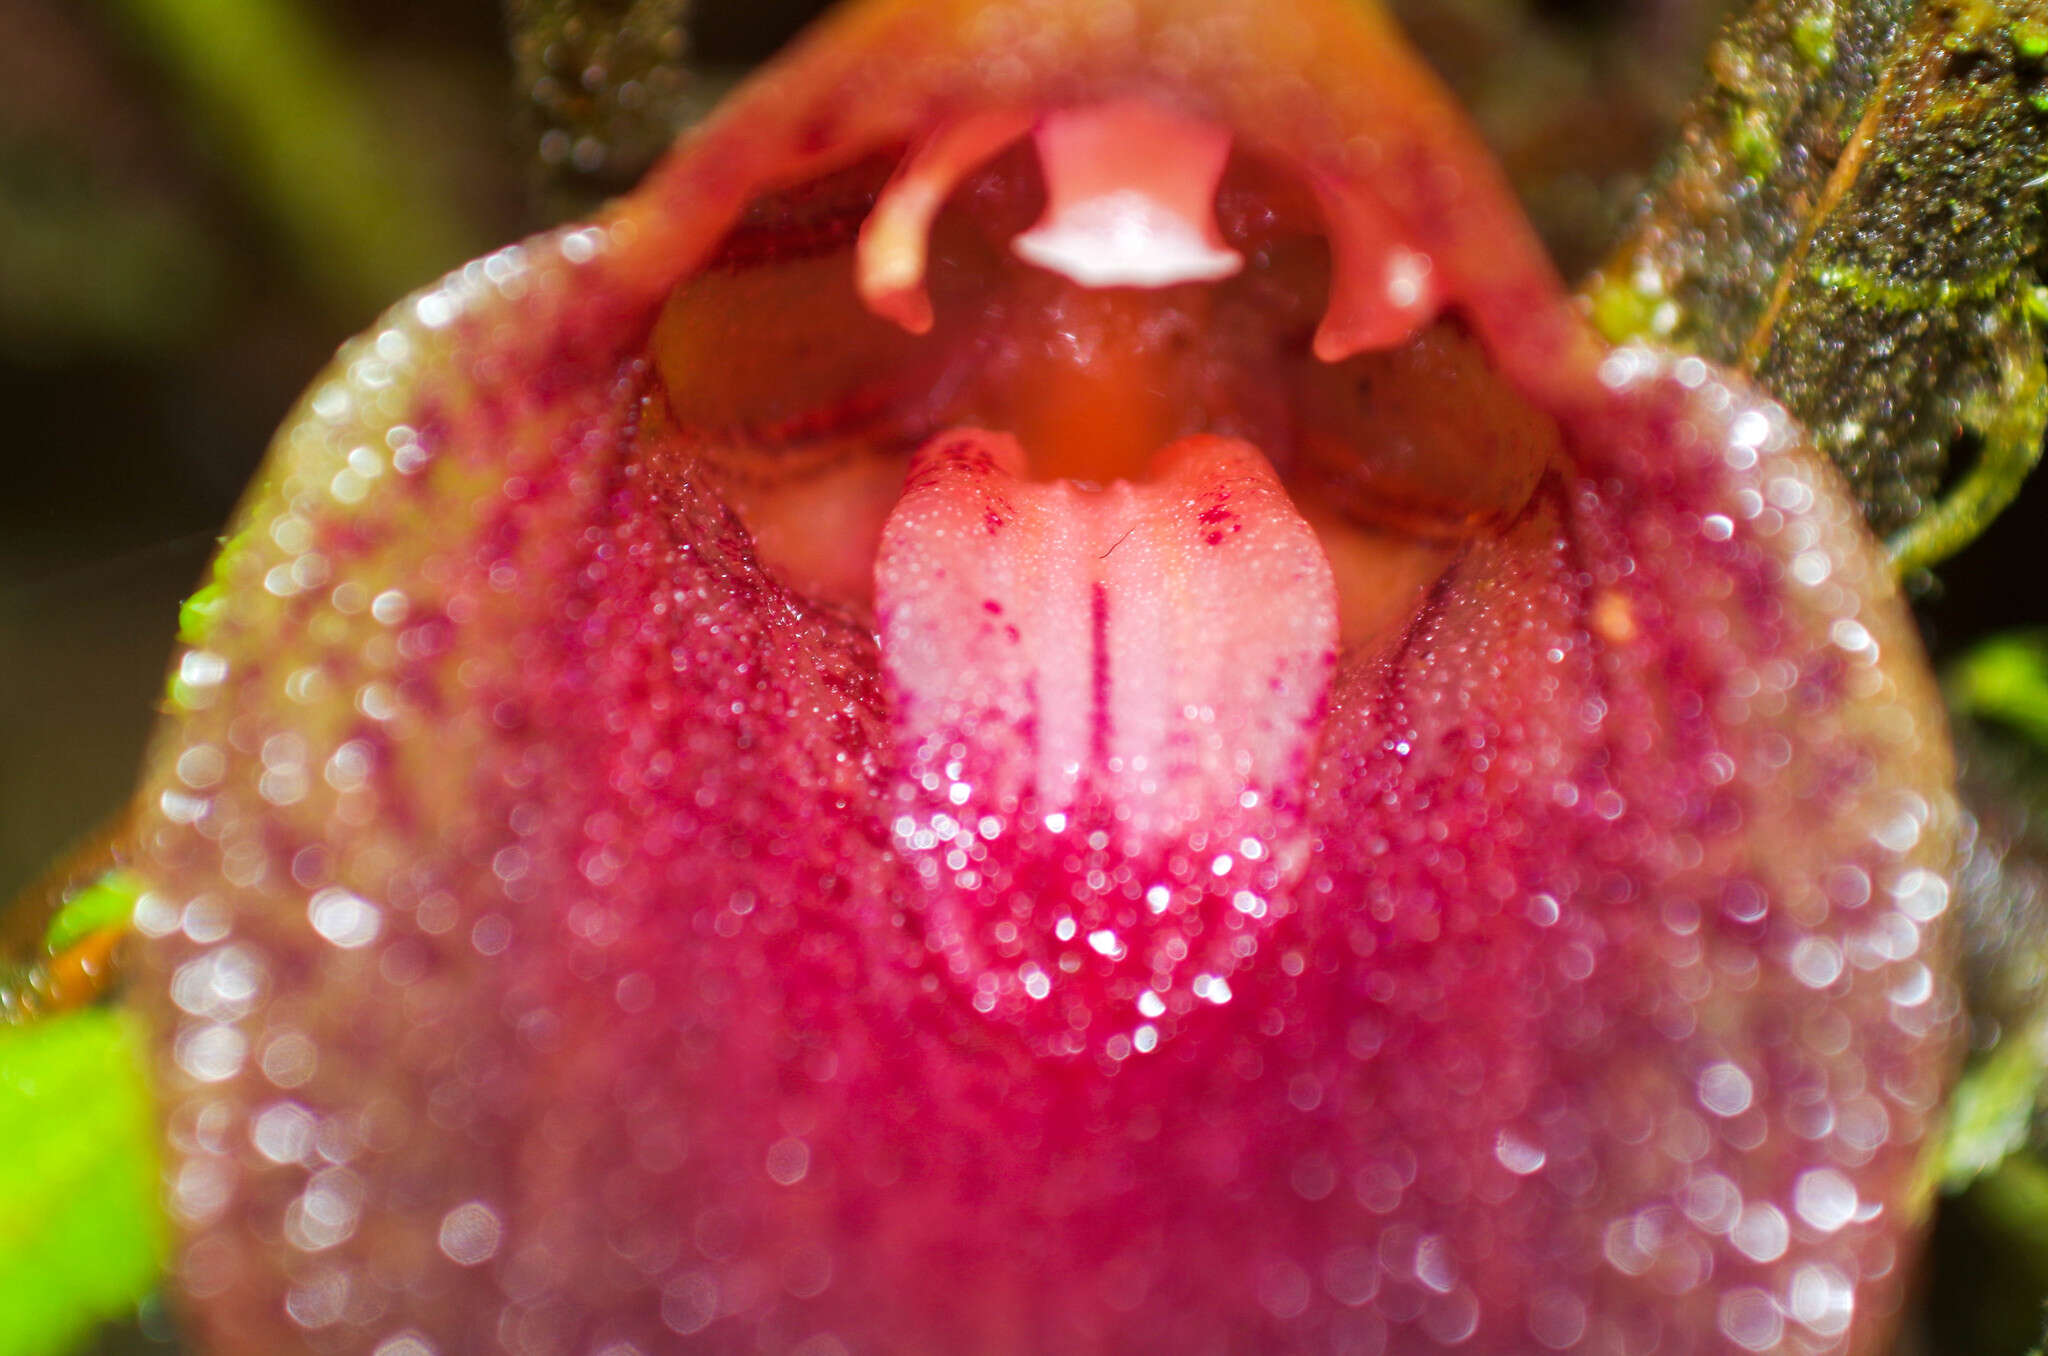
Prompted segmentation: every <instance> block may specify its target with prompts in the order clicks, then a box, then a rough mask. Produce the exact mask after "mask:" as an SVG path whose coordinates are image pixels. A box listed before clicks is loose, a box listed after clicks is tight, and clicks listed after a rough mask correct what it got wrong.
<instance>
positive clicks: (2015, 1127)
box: [1941, 1036, 2048, 1191]
mask: <svg viewBox="0 0 2048 1356" xmlns="http://www.w3.org/2000/svg"><path fill="white" fill-rule="evenodd" d="M2044 1072H2048V1071H2044V1070H2043V1068H2042V1066H2041V1054H2040V1050H2039V1048H2038V1047H2037V1046H2036V1044H2035V1042H2033V1041H2031V1040H2026V1039H2022V1038H2020V1037H2018V1036H2011V1037H2008V1038H2007V1039H2006V1040H2005V1041H2004V1042H2003V1043H2002V1044H2000V1046H1999V1047H1998V1049H1997V1050H1996V1051H1995V1052H1994V1053H1993V1054H1992V1055H1991V1057H1990V1058H1988V1059H1986V1060H1984V1061H1982V1062H1981V1063H1979V1064H1978V1065H1976V1066H1975V1067H1974V1068H1972V1069H1971V1070H1970V1071H1969V1072H1968V1073H1967V1074H1965V1075H1964V1076H1963V1079H1962V1081H1961V1082H1959V1083H1958V1084H1957V1085H1956V1090H1955V1093H1954V1095H1953V1096H1952V1097H1951V1098H1950V1100H1949V1125H1948V1134H1947V1136H1946V1137H1945V1138H1944V1140H1943V1141H1942V1146H1941V1158H1942V1162H1941V1179H1942V1187H1943V1189H1944V1190H1947V1191H1960V1190H1962V1189H1963V1188H1964V1187H1966V1186H1968V1185H1969V1184H1970V1183H1971V1182H1973V1181H1975V1180H1976V1179H1977V1178H1979V1177H1982V1176H1983V1175H1984V1174H1985V1173H1987V1172H1990V1171H1991V1170H1992V1169H1994V1168H1996V1167H1997V1166H1998V1165H1999V1164H2001V1163H2003V1162H2004V1161H2005V1160H2006V1159H2007V1158H2008V1157H2009V1156H2010V1155H2012V1154H2013V1153H2015V1152H2017V1151H2018V1150H2019V1149H2021V1148H2022V1147H2024V1146H2025V1144H2026V1141H2027V1129H2028V1127H2029V1126H2030V1125H2031V1124H2032V1123H2033V1118H2034V1103H2035V1099H2036V1098H2038V1097H2039V1096H2040V1094H2041V1083H2042V1078H2043V1075H2044Z"/></svg>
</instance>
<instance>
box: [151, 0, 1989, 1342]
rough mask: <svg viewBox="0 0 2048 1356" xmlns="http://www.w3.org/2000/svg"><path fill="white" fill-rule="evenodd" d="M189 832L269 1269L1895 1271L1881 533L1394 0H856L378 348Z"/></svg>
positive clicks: (1937, 738) (172, 971)
mask: <svg viewBox="0 0 2048 1356" xmlns="http://www.w3.org/2000/svg"><path fill="white" fill-rule="evenodd" d="M201 611H202V613H203V616H202V617H201V619H200V623H199V624H197V625H195V627H194V628H193V630H194V634H193V635H192V636H191V640H192V644H191V645H190V646H189V647H188V648H187V649H186V650H185V651H184V652H183V653H182V655H181V656H180V657H179V659H178V660H177V663H176V676H175V681H174V685H173V696H174V700H175V703H176V706H177V708H178V709H177V710H176V711H175V712H174V713H173V715H172V717H171V719H170V721H169V724H168V725H167V727H166V728H165V730H164V732H163V734H162V736H161V738H160V741H159V744H158V747H157V751H156V754H155V755H154V757H153V760H152V763H151V767H150V770H149V773H148V775H147V779H146V785H145V792H144V799H143V805H144V814H145V819H144V822H143V823H142V824H141V826H140V828H139V830H138V833H137V842H138V845H139V847H138V853H139V855H138V860H137V869H138V871H139V873H140V875H141V876H142V878H143V881H144V884H145V891H144V893H143V894H142V897H141V900H140V903H139V905H138V907H137V909H136V915H135V918H136V926H137V928H138V929H139V930H140V932H141V933H142V934H143V943H142V947H141V953H140V955H141V965H142V975H141V978H140V981H139V983H138V985H137V989H138V991H139V993H140V995H141V1001H142V1004H143V1006H144V1008H145V1010H146V1011H147V1012H148V1014H149V1016H150V1017H151V1018H152V1020H153V1022H154V1028H155V1032H156V1041H157V1049H158V1052H159V1069H158V1073H159V1091H160V1094H161V1097H162V1104H163V1108H164V1117H165V1122H164V1123H165V1127H166V1142H167V1144H168V1153H169V1161H168V1164H167V1168H166V1172H167V1181H168V1183H169V1191H170V1201H171V1208H172V1215H173V1219H174V1222H175V1224H176V1226H177V1227H178V1229H179V1231H180V1234H181V1242H180V1244H179V1247H178V1253H177V1260H176V1264H175V1274H176V1282H177V1286H178V1287H179V1290H180V1293H181V1294H182V1297H183V1304H184V1306H185V1308H186V1311H187V1313H188V1315H189V1317H190V1319H191V1321H192V1326H193V1329H194V1331H195V1333H196V1334H197V1336H198V1338H199V1340H200V1341H201V1342H202V1343H203V1344H204V1346H205V1349H207V1350H209V1351H220V1352H280V1351H286V1350H309V1351H328V1352H342V1351H350V1352H353V1351H361V1352H375V1353H378V1356H422V1354H423V1353H441V1354H442V1356H452V1354H453V1353H457V1352H470V1351H489V1350H503V1351H507V1352H520V1353H555V1352H561V1353H569V1352H576V1353H584V1352H589V1353H597V1352H603V1353H607V1354H608V1356H626V1353H643V1354H645V1356H652V1353H656V1352H669V1351H741V1350H747V1351H776V1352H783V1351H787V1352H802V1353H805V1356H826V1353H868V1352H934V1353H943V1352H956V1353H967V1352H974V1353H1028V1352H1075V1353H1079V1352H1094V1351H1102V1352H1108V1351H1119V1352H1127V1351H1137V1352H1148V1351H1158V1352H1169V1351H1170V1352H1208V1351H1217V1352H1221V1351H1237V1352H1275V1353H1278V1352H1310V1351H1315V1352H1361V1353H1365V1352H1382V1351H1384V1352H1394V1353H1413V1352H1429V1351H1439V1350H1453V1349H1456V1350H1463V1351H1491V1352H1527V1351H1581V1352H1600V1353H1609V1352H1613V1353H1621V1352H1651V1351H1656V1352H1671V1353H1677V1352H1689V1351H1694V1352H1720V1351H1787V1352H1811V1353H1820V1352H1874V1351H1878V1350H1881V1349H1883V1348H1884V1346H1885V1344H1886V1342H1887V1340H1888V1338H1889V1335H1890V1332H1891V1329H1892V1326H1893V1324H1894V1321H1895V1319H1896V1317H1897V1314H1898V1310H1899V1306H1900V1304H1901V1301H1902V1297H1903V1294H1904V1288H1905V1284H1906V1280H1907V1278H1908V1275H1909V1272H1910V1267H1911V1263H1912V1259H1913V1254H1914V1248H1915V1243H1916V1236H1917V1231H1918V1228H1919V1226H1920V1224H1921V1222H1922V1216H1923V1212H1924V1205H1925V1194H1926V1190H1927V1179H1926V1176H1925V1174H1924V1172H1923V1171H1922V1170H1921V1166H1920V1160H1921V1154H1922V1151H1923V1149H1924V1148H1925V1146H1926V1144H1927V1142H1928V1136H1929V1133H1930V1129H1931V1127H1932V1125H1933V1123H1934V1118H1935V1117H1936V1115H1937V1112H1938V1109H1939V1106H1940V1103H1941V1098H1942V1095H1943V1092H1944V1089H1945V1086H1946V1083H1947V1079H1948V1076H1949V1068H1950V1063H1951V1056H1952V1053H1953V1051H1954V1048H1955V1046H1954V1037H1955V1034H1956V1031H1955V1028H1956V1021H1955V1018H1956V1012H1957V1003H1956V998H1955V994H1954V991H1953V987H1952V985H1951V982H1950V979H1949V977H1948V974H1947V965H1946V944H1945V942H1944V928H1943V921H1944V915H1945V912H1946V906H1947V902H1948V895H1949V886H1948V884H1947V874H1948V872H1949V870H1950V867H1951V861H1952V856H1953V850H1954V846H1953V838H1954V833H1955V823H1956V811H1955V807H1954V803H1953V797H1952V792H1951V787H1950V782H1951V777H1952V771H1951V767H1950V761H1949V754H1948V752H1947V749H1948V744H1947V735H1946V730H1945V726H1944V722H1943V718H1942V715H1941V709H1940V705H1939V702H1938V700H1937V697H1936V694H1935V690H1934V686H1933V683H1932V679H1931V677H1930V675H1929V673H1928V671H1927V667H1926V663H1925V660H1924V658H1923V656H1922V654H1921V651H1920V649H1919V645H1918V641H1917V638H1916V636H1915V633H1914V630H1913V627H1912V624H1911V621H1910V619H1909V617H1908V616H1907V614H1906V612H1905V610H1904V607H1903V605H1902V603H1901V601H1900V599H1899V597H1898V594H1897V590H1896V587H1895V585H1894V583H1893V576H1892V572H1891V570H1890V568H1889V566H1888V564H1887V562H1886V560H1885V558H1884V556H1883V554H1882V550H1881V548H1880V546H1879V544H1878V543H1877V541H1876V540H1875V538H1874V537H1873V536H1872V535H1871V534H1870V532H1869V531H1868V529H1867V528H1866V527H1865V525H1864V521H1863V518H1862V516H1861V514H1860V512H1859V510H1858V508H1857V506H1856V505H1855V503H1854V502H1853V501H1852V499H1851V498H1850V497H1849V495H1848V493H1847V492H1846V490H1845V487H1844V486H1843V484H1842V482H1841V481H1840V479H1839V477H1838V475H1837V473H1836V472H1835V470H1834V469H1833V468H1832V467H1831V466H1830V465H1829V464H1828V463H1827V462H1826V460H1825V459H1824V458H1822V457H1821V456H1820V455H1818V454H1817V453H1816V452H1815V451H1814V450H1813V448H1812V446H1811V440H1810V438H1809V437H1808V436H1807V434H1806V433H1805V432H1804V431H1803V430H1802V429H1801V428H1800V427H1799V426H1798V425H1797V424H1796V423H1795V422H1794V421H1793V420H1791V419H1790V418H1789V417H1788V416H1787V415H1786V414H1785V413H1784V411H1783V410H1781V409H1780V408H1779V407H1778V406H1776V405H1774V404H1773V403H1772V402H1771V401H1770V400H1768V399H1766V398H1765V397H1764V396H1762V395H1761V394H1759V393H1758V392H1757V391H1755V390H1754V389H1752V388H1750V387H1748V386H1747V385H1745V384H1744V382H1743V381H1742V380H1741V379H1739V378H1738V377H1736V376H1733V375H1731V374H1729V373H1727V372H1724V371H1721V370H1718V369H1716V368H1714V367H1713V366H1711V365H1710V364H1708V363H1707V362H1705V361H1702V360H1701V359H1699V358H1697V357H1680V356H1676V355H1667V354H1664V353H1660V352H1658V351H1656V350H1654V349H1651V348H1646V347H1639V346H1629V347H1613V346H1610V345H1608V344H1607V343H1605V342H1603V341H1602V340H1601V339H1600V338H1599V337H1598V336H1597V335H1596V334H1595V333H1594V331H1593V330H1592V328H1591V327H1590V325H1589V324H1588V323H1587V321H1586V320H1585V319H1584V318H1583V316H1582V314H1581V313H1580V311H1579V310H1578V309H1577V308H1575V307H1574V305H1573V304H1572V303H1571V302H1570V301H1569V300H1568V299H1567V297H1566V295H1565V293H1564V290H1563V288H1562V287H1561V285H1560V283H1559V281H1558V279H1557V278H1556V277H1555V275H1554V274H1553V272H1552V270H1551V267H1550V265H1549V264H1548V263H1547V262H1546V260H1545V258H1544V256H1543V253H1542V250H1541V249H1540V247H1539V245H1538V244H1537V242H1536V240H1535V238H1534V236H1533V234H1532V233H1531V231H1530V230H1529V228H1528V227H1527V226H1526V224H1525V223H1524V222H1523V220H1522V217H1521V215H1520V212H1519V210H1518V209H1517V207H1516V206H1515V204H1514V202H1513V200H1512V198H1511V196H1510V195H1509V193H1508V191H1507V190H1506V188H1505V186H1504V185H1503V182H1502V180H1501V178H1500V176H1499V174H1498V172H1497V171H1496V170H1495V169H1494V168H1493V167H1492V166H1491V165H1490V163H1489V161H1488V159H1487V157H1486V156H1485V155H1484V153H1483V152H1482V151H1481V149H1480V148H1479V145H1478V142H1477V140H1476V138H1475V137H1474V135H1473V134H1472V133H1471V132H1470V131H1469V130H1468V129H1467V127H1466V125H1465V123H1464V122H1463V120H1462V117H1461V115H1460V114H1459V113H1458V111H1457V110H1456V108H1455V107H1454V105H1453V104H1452V102H1451V101H1450V100H1449V98H1448V96H1447V95H1445V94H1444V93H1443V92H1442V91H1441V90H1440V88H1439V87H1438V86H1437V84H1436V83H1435V81H1434V80H1433V78H1432V77H1430V76H1429V75H1428V74H1427V73H1426V72H1425V71H1424V70H1423V68H1422V67H1421V66H1420V64H1419V63H1418V62H1417V61H1416V59H1415V58H1414V57H1413V56H1411V55H1410V54H1409V52H1408V50H1407V48H1406V47H1405V46H1404V43H1403V40H1402V38H1401V36H1400V35H1399V33H1398V32H1397V31H1396V30H1395V29H1394V27H1393V26H1392V25H1391V23H1390V22H1389V21H1388V20H1387V19H1385V18H1384V17H1383V16H1382V15H1381V14H1380V13H1379V12H1378V10H1377V9H1376V8H1374V7H1372V6H1370V5H1366V4H1357V3H1339V2H1338V0H1266V3H1263V4H1260V5H1256V6H1254V5H1252V4H1250V3H1248V2H1247V0H1179V2H1178V3H1168V2H1167V0H1129V3H1124V4H1118V5H1089V4H1081V3H1067V2H1065V0H984V2H982V3H972V4H970V3H965V0H861V3H858V4H855V5H853V6H851V7H848V8H846V9H844V10H842V11H840V12H838V13H837V14H835V15H834V16H832V17H831V18H829V19H828V20H827V21H826V22H825V23H824V24H823V25H822V26H821V27H819V28H818V29H817V30H815V31H814V32H813V33H811V34H810V35H808V36H807V37H805V38H804V39H802V40H801V41H800V42H799V43H798V44H797V45H796V46H795V47H794V48H793V49H792V50H791V51H790V52H789V53H787V54H786V55H785V56H784V57H782V58H780V59H778V60H777V61H776V62H775V63H773V64H772V65H771V66H770V67H769V68H768V69H767V70H765V71H764V72H763V73H762V74H761V75H759V76H758V77H757V78H755V79H754V80H753V81H752V82H750V83H749V84H748V85H746V86H745V87H744V88H743V89H742V90H741V91H740V92H738V93H737V94H736V95H735V96H734V97H733V98H732V99H731V100H730V101H729V102H728V104H727V105H726V106H725V107H724V108H723V109H722V110H721V111H720V112H719V113H718V114H717V115H715V116H714V117H713V119H712V120H711V121H710V122H709V123H707V124H706V125H705V126H704V127H702V128H701V129H699V130H697V131H695V132H693V133H692V134H690V135H688V136H687V137H686V138H685V139H684V140H683V141H682V142H681V144H679V145H678V146H677V147H676V149H675V150H674V151H673V153H672V154H671V155H670V156H669V158H668V159H667V160H665V161H664V162H663V163H662V165H661V166H660V167H659V168H658V169H657V170H656V171H655V172H654V173H653V174H652V175H651V177H650V178H649V179H648V180H647V181H646V182H645V183H644V184H642V185H641V186H640V187H639V188H638V189H637V190H636V191H634V192H633V193H632V194H631V195H629V196H628V197H626V198H624V199H623V200H621V201H620V202H618V203H616V204H614V205H613V206H611V207H609V208H607V209H606V210H605V211H604V212H602V213H601V214H600V215H599V216H598V217H597V218H596V219H594V220H593V221H590V222H588V223H583V224H577V225H573V226H570V227H566V228H563V229H561V230H558V231H555V232H552V233H550V234H547V235H544V236H540V237H537V238H535V239H533V240H529V241H527V242H525V243H524V244H520V245H516V246H512V247H509V248H507V249H504V250H501V251H499V252H498V253H496V254H493V255H490V256H488V257H486V258H484V259H481V260H478V261H477V262H475V263H474V264H471V265H469V266H468V267H466V268H464V269H462V270H460V271H459V272H457V273H456V274H454V275H452V276H450V277H449V278H448V279H446V280H445V281H444V282H442V283H441V284H439V285H437V286H435V287H433V288H430V289H428V290H426V291H424V292H422V293H420V294H418V295H416V296H414V297H412V298H409V299H407V300H406V301H404V302H402V303H400V304H399V305H398V306H397V307H396V308H395V309H394V310H393V311H392V312H391V313H390V314H389V315H388V316H387V317H386V318H385V319H384V320H383V321H382V322H380V323H379V324H378V325H377V326H376V327H375V328H374V329H372V330H371V331H370V332H369V333H366V334H365V335H363V336H362V337H360V338H359V339H357V340H355V341H352V342H351V343H350V344H349V345H348V346H347V347H345V348H344V349H343V351H342V353H341V354H340V356H339V357H338V358H337V360H336V362H335V365H334V366H333V367H332V368H331V369H330V371H329V372H328V373H327V374H326V375H324V376H323V377H322V378H320V379H319V380H318V381H317V382H316V383H315V385H314V386H313V388H312V389H311V390H310V391H309V393H308V394H307V396H306V398H305V401H304V403H303V405H302V406H301V408H300V409H299V411H298V412H297V413H296V414H295V415H294V416H293V418H292V419H291V421H290V422H289V423H287V425H286V426H285V428H284V429H283V430H282V431H281V432H280V434H279V436H278V439H277V442H276V445H275V447H274V450H273V452H272V454H271V457H270V460H269V461H268V463H267V464H266V466H265V469H264V470H263V472H262V473H261V476H260V478H259V481H258V484H257V486H256V488H255V489H254V490H253V491H252V493H251V496H250V498H249V499H248V501H247V502H246V504H245V506H244V508H243V510H242V512H241V517H240V526H239V527H238V529H237V531H236V534H235V536H234V538H233V540H232V541H231V543H230V545H229V546H228V548H227V549H226V551H225V552H224V554H223V555H222V557H221V559H220V561H219V564H218V566H217V585H216V587H215V588H214V589H213V590H212V591H211V592H210V593H209V594H208V596H207V599H206V605H205V607H204V608H203V609H202V610H201Z"/></svg>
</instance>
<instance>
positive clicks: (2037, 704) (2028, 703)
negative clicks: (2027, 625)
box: [1946, 631, 2048, 749]
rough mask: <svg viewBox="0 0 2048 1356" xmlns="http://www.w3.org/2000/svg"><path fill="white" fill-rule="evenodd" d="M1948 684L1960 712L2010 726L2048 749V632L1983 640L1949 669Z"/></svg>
mask: <svg viewBox="0 0 2048 1356" xmlns="http://www.w3.org/2000/svg"><path fill="white" fill-rule="evenodd" d="M1946 686H1947V688H1948V694H1949V702H1950V704H1951V705H1952V706H1954V707H1955V708H1956V710H1957V711H1959V712H1961V713H1963V714H1965V715H1968V716H1972V717H1974V718H1976V719H1978V720H1989V721H1996V722H1998V723H1999V724H2001V725H2007V726H2010V727H2012V728H2013V729H2014V730H2016V731H2018V732H2019V733H2020V734H2022V735H2025V736H2026V737H2027V739H2028V740H2029V741H2030V742H2032V743H2033V744H2034V745H2036V746H2037V747H2039V748H2042V749H2048V631H2018V632H2011V633H2008V634H2005V635H2001V636H1995V637H1993V638H1992V639H1990V640H1987V641H1985V642H1984V643H1983V644H1981V645H1979V646H1977V648H1976V649H1974V650H1971V651H1970V652H1969V653H1968V654H1966V655H1964V656H1963V657H1962V658H1961V659H1960V660H1958V661H1956V663H1955V664H1954V665H1952V666H1951V667H1950V669H1949V672H1948V677H1947V682H1946Z"/></svg>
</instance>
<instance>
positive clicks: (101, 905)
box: [43, 871, 142, 956]
mask: <svg viewBox="0 0 2048 1356" xmlns="http://www.w3.org/2000/svg"><path fill="white" fill-rule="evenodd" d="M141 895H142V882H141V881H140V880H138V879H137V878H136V877H135V876H134V875H132V874H130V873H129V872H126V871H109V872H107V873H106V874H105V875H103V876H101V877H100V878H99V879H98V880H95V881H94V882H93V883H92V884H90V885H88V886H86V887H85V888H84V889H82V890H80V891H79V892H78V893H77V894H75V895H73V896H72V897H71V898H70V899H69V900H67V901H65V904H64V907H63V908H61V909H59V910H58V911H57V916H56V917H55V918H52V919H51V920H50V927H49V930H48V931H47V932H45V933H44V934H43V949H44V950H45V951H48V952H49V953H50V954H51V955H53V956H54V955H56V954H57V953H58V952H60V951H62V950H64V949H65V948H66V947H68V946H70V945H72V944H73V943H74V942H79V941H83V940H84V939H85V938H86V937H88V936H90V935H91V934H92V933H95V932H98V931H99V930H100V929H102V928H113V927H126V926H128V920H129V919H130V918H131V917H133V916H134V913H135V901H136V900H137V899H138V898H140V897H141Z"/></svg>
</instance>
